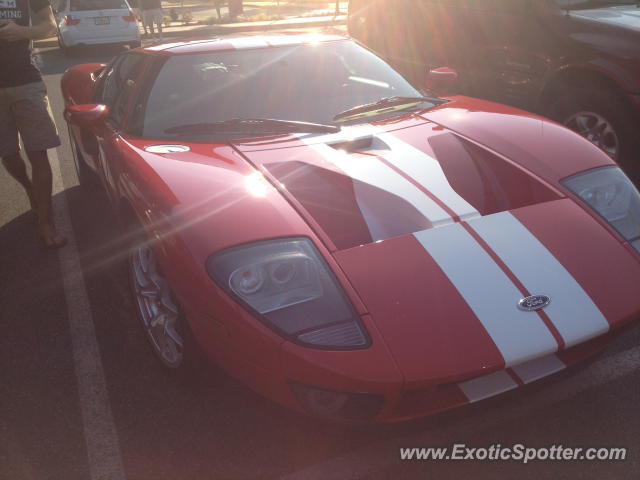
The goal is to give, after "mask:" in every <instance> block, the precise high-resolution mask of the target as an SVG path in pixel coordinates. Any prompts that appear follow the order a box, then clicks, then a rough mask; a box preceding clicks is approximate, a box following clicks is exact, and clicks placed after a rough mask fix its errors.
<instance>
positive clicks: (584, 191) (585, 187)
mask: <svg viewBox="0 0 640 480" xmlns="http://www.w3.org/2000/svg"><path fill="white" fill-rule="evenodd" d="M562 183H563V184H564V186H565V187H567V188H568V189H569V190H571V191H572V192H573V193H575V194H576V195H578V196H579V197H580V198H581V199H582V200H584V202H585V203H587V205H589V206H590V207H591V208H592V209H594V210H595V211H596V212H597V213H598V214H600V215H601V216H602V217H603V218H604V219H605V220H606V221H607V222H609V224H610V225H611V226H612V227H613V228H615V229H616V230H617V231H618V233H619V234H620V235H622V236H623V237H624V238H625V240H627V241H628V242H629V243H630V244H631V245H632V246H633V247H634V248H635V249H636V250H637V251H638V252H640V193H638V190H637V189H636V188H635V187H634V186H633V183H631V180H629V178H628V177H627V176H626V175H625V174H624V173H623V172H622V170H620V169H619V168H618V167H603V168H598V169H595V170H590V171H588V172H585V173H579V174H577V175H574V176H572V177H569V178H566V179H564V180H563V181H562Z"/></svg>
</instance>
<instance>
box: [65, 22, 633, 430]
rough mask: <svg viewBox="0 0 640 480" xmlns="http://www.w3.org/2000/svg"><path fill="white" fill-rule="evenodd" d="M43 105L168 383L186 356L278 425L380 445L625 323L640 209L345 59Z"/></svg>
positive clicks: (234, 50) (556, 133)
mask: <svg viewBox="0 0 640 480" xmlns="http://www.w3.org/2000/svg"><path fill="white" fill-rule="evenodd" d="M425 77H426V75H425ZM62 89H63V93H64V98H65V102H66V112H65V116H66V119H67V121H68V123H69V124H70V132H71V143H72V145H73V148H74V155H75V160H76V165H77V168H78V172H79V175H80V179H81V182H92V181H96V180H97V181H99V183H100V184H102V185H103V186H104V187H105V189H106V191H107V192H108V197H109V199H110V201H111V203H112V205H113V208H114V210H115V212H116V213H117V217H118V218H119V220H120V221H121V224H122V226H123V227H124V228H126V229H128V231H129V232H131V236H132V237H133V238H134V239H135V241H132V242H131V251H130V255H129V257H130V272H131V288H132V293H133V296H134V298H135V305H136V308H137V310H138V313H139V316H140V318H141V320H142V324H143V326H144V328H145V330H146V333H147V336H148V338H149V340H150V343H151V345H152V347H153V349H154V351H155V353H156V354H157V356H158V358H159V359H160V360H161V361H162V362H163V363H164V365H165V366H166V367H168V368H170V369H173V370H174V371H177V372H179V371H181V370H184V369H185V368H187V367H188V366H191V367H193V365H191V361H192V360H193V359H194V358H197V356H196V355H195V352H196V351H199V350H201V351H202V352H204V354H205V356H206V357H207V358H208V359H209V360H211V361H212V362H215V363H216V364H217V365H219V366H221V367H222V368H223V369H225V370H226V371H228V372H230V373H231V374H232V375H234V376H236V377H237V378H239V379H241V380H242V381H243V382H245V383H246V384H247V385H249V386H250V387H251V388H253V389H254V390H256V391H257V392H259V393H261V394H263V395H265V396H266V397H268V398H270V399H272V400H274V401H276V402H279V403H280V404H283V405H285V406H287V407H290V408H292V409H295V410H298V411H306V412H308V413H310V414H313V415H316V416H319V417H323V418H327V419H333V420H342V421H355V422H370V421H371V422H382V421H397V420H402V419H409V418H415V417H420V416H424V415H428V414H431V413H434V412H437V411H441V410H445V409H449V408H452V407H456V406H459V405H463V404H467V403H469V402H475V401H478V400H481V399H483V398H487V397H490V396H493V395H496V394H498V393H501V392H504V391H507V390H510V389H514V388H517V387H519V386H521V385H524V384H527V383H530V382H533V381H535V380H537V379H540V378H542V377H546V376H548V375H550V374H552V373H554V372H557V371H559V370H562V369H564V368H565V367H567V366H568V365H571V364H573V363H575V362H577V361H579V360H582V359H584V358H585V357H587V356H590V355H592V354H594V353H595V352H597V351H599V350H600V349H602V348H603V347H604V346H605V345H607V344H608V343H609V342H610V341H611V340H612V338H614V337H615V336H616V335H617V334H619V333H620V332H621V331H622V330H623V329H624V328H625V327H628V326H631V325H632V324H633V323H634V320H638V318H639V317H640V287H639V286H640V195H639V194H638V191H637V190H636V189H635V188H634V186H633V185H632V184H631V182H630V181H629V180H628V179H627V177H626V176H625V175H624V174H623V173H622V172H621V171H620V169H619V168H618V167H617V166H616V165H615V164H614V163H613V161H612V160H611V159H610V158H609V157H608V156H607V155H605V154H604V153H603V152H601V151H600V150H598V149H597V148H596V147H594V146H593V145H592V144H591V143H589V142H588V141H587V140H585V139H583V138H582V137H580V136H578V135H577V134H575V133H573V132H571V131H570V130H568V129H567V128H565V127H563V126H561V125H559V124H556V123H554V122H551V121H548V120H545V119H543V118H541V117H539V116H536V115H533V114H529V113H526V112H523V111H520V110H516V109H513V108H510V107H505V106H502V105H498V104H494V103H490V102H486V101H480V100H476V99H472V98H467V97H460V96H453V97H446V98H438V97H433V96H430V94H429V92H428V91H426V90H425V91H422V90H420V89H417V88H416V87H414V86H412V85H411V84H409V83H408V82H407V81H406V80H405V79H404V78H402V77H401V76H400V75H399V74H398V73H397V72H395V71H394V70H393V69H392V68H391V67H390V66H389V65H388V64H386V63H385V62H384V61H383V60H381V59H380V58H378V57H377V56H376V55H375V54H373V53H372V52H370V51H369V50H367V49H365V48H363V47H362V46H360V45H359V44H358V43H357V42H355V41H353V40H350V39H346V38H342V37H338V36H317V35H312V36H309V35H307V36H301V35H293V36H255V37H239V38H229V39H206V40H193V41H180V42H176V43H168V44H162V45H155V46H151V47H147V48H143V49H137V50H132V51H128V52H125V53H123V54H122V55H120V56H118V57H117V58H115V59H114V60H113V62H111V63H110V64H109V65H104V64H85V65H78V66H75V67H73V68H71V69H70V70H68V71H67V72H66V73H65V74H64V77H63V78H62ZM139 232H143V234H142V235H141V234H140V233H139ZM190 359H191V360H190Z"/></svg>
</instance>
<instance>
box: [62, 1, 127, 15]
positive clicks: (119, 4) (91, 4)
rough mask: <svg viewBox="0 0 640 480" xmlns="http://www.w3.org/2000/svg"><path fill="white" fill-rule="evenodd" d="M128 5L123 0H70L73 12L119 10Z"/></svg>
mask: <svg viewBox="0 0 640 480" xmlns="http://www.w3.org/2000/svg"><path fill="white" fill-rule="evenodd" d="M127 8H129V5H127V2H126V1H124V0H71V10H72V11H74V12H79V11H85V10H120V9H127Z"/></svg>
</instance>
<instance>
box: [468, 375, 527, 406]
mask: <svg viewBox="0 0 640 480" xmlns="http://www.w3.org/2000/svg"><path fill="white" fill-rule="evenodd" d="M458 386H459V387H460V389H461V390H462V391H463V392H464V394H465V395H466V396H467V398H468V399H469V401H470V402H472V403H473V402H479V401H480V400H484V399H485V398H489V397H493V396H494V395H498V394H500V393H503V392H506V391H508V390H512V389H514V388H516V387H517V386H518V384H517V383H516V382H515V381H514V380H513V378H511V376H510V375H509V374H508V373H507V372H505V371H504V370H500V371H499V372H494V373H490V374H489V375H484V376H482V377H477V378H473V379H471V380H467V381H466V382H461V383H459V384H458Z"/></svg>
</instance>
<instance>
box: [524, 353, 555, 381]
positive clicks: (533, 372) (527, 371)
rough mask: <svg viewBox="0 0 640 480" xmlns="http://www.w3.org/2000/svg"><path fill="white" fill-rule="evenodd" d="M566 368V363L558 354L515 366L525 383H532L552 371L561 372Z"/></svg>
mask: <svg viewBox="0 0 640 480" xmlns="http://www.w3.org/2000/svg"><path fill="white" fill-rule="evenodd" d="M564 368H566V365H565V364H564V362H563V361H562V360H560V359H559V358H558V356H557V355H547V356H545V357H540V358H536V359H535V360H531V361H530V362H526V363H523V364H521V365H517V366H515V367H513V371H514V372H515V373H516V375H518V377H519V378H520V380H522V381H523V382H524V383H531V382H535V381H536V380H539V379H541V378H544V377H546V376H548V375H551V374H552V373H556V372H559V371H560V370H563V369H564Z"/></svg>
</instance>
